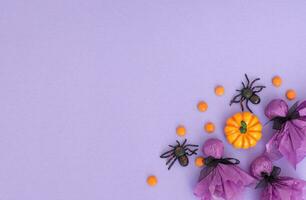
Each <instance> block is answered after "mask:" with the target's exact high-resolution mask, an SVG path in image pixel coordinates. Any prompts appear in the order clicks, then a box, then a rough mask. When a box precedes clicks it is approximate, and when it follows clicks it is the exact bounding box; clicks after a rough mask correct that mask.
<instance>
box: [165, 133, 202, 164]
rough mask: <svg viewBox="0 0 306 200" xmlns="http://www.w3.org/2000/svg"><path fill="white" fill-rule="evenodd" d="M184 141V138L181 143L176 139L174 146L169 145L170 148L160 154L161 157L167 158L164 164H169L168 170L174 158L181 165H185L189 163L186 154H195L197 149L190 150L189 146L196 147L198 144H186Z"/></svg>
mask: <svg viewBox="0 0 306 200" xmlns="http://www.w3.org/2000/svg"><path fill="white" fill-rule="evenodd" d="M186 142H187V139H185V140H184V142H183V143H182V144H180V142H179V141H176V143H177V145H176V146H172V145H169V147H171V150H169V151H167V152H165V153H163V154H162V155H161V156H160V157H161V158H168V160H167V162H166V165H169V167H168V170H170V168H171V167H172V166H173V164H174V163H175V161H176V160H178V161H179V163H180V165H181V166H183V167H186V166H187V165H188V164H189V159H188V156H191V155H194V154H195V155H196V154H197V150H198V149H194V150H191V149H190V148H189V147H198V145H194V144H186Z"/></svg>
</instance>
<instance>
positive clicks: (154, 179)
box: [147, 176, 158, 186]
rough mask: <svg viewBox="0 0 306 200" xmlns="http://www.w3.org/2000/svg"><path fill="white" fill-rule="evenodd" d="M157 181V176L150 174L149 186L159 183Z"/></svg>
mask: <svg viewBox="0 0 306 200" xmlns="http://www.w3.org/2000/svg"><path fill="white" fill-rule="evenodd" d="M157 182H158V181H157V178H156V176H149V177H148V178H147V183H148V185H149V186H155V185H156V184H157Z"/></svg>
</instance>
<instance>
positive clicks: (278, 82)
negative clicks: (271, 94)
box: [272, 76, 282, 87]
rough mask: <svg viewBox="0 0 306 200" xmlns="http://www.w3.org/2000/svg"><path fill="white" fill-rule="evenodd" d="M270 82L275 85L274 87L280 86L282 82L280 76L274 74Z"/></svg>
mask: <svg viewBox="0 0 306 200" xmlns="http://www.w3.org/2000/svg"><path fill="white" fill-rule="evenodd" d="M272 84H273V85H274V86H275V87H280V86H281V84H282V78H281V77H279V76H274V77H273V78H272Z"/></svg>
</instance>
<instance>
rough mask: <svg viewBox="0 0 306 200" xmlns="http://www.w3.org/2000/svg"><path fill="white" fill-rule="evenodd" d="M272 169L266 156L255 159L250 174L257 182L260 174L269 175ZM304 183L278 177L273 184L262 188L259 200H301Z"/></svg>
mask: <svg viewBox="0 0 306 200" xmlns="http://www.w3.org/2000/svg"><path fill="white" fill-rule="evenodd" d="M272 169H273V164H272V162H271V160H270V159H269V158H268V157H266V156H260V157H258V158H256V159H255V160H254V161H253V162H252V164H251V174H252V175H253V176H254V177H256V178H257V179H258V180H261V179H262V176H261V174H262V173H267V174H270V173H271V172H272ZM305 186H306V182H305V181H303V180H300V179H295V178H291V177H278V178H277V180H276V181H274V182H273V183H269V184H267V186H266V187H264V188H263V190H262V194H261V200H303V199H305Z"/></svg>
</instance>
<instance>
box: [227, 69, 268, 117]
mask: <svg viewBox="0 0 306 200" xmlns="http://www.w3.org/2000/svg"><path fill="white" fill-rule="evenodd" d="M245 78H246V80H247V84H245V83H244V82H242V86H243V88H242V89H241V90H237V91H238V92H239V94H238V95H236V96H235V97H234V98H233V99H232V100H231V102H230V105H232V104H233V103H240V106H241V110H242V111H244V106H243V104H242V103H243V102H244V101H246V102H245V105H246V107H247V109H248V110H249V111H250V112H252V110H251V109H250V107H249V104H248V103H249V101H250V102H251V103H252V104H259V103H260V97H259V96H258V95H257V93H259V92H261V91H262V90H263V89H264V88H265V87H266V86H259V85H258V86H253V85H254V83H255V82H256V81H258V80H260V79H259V78H256V79H254V80H253V81H252V82H251V83H250V80H249V78H248V76H247V75H246V74H245Z"/></svg>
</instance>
